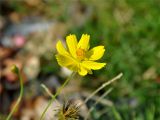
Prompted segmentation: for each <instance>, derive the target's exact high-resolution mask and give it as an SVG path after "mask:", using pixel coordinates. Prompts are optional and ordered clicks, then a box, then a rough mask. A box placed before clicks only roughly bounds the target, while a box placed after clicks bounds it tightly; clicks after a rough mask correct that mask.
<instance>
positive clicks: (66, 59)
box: [56, 54, 79, 72]
mask: <svg viewBox="0 0 160 120" xmlns="http://www.w3.org/2000/svg"><path fill="white" fill-rule="evenodd" d="M56 59H57V61H58V64H59V65H60V66H63V67H67V68H68V69H70V70H72V71H75V72H77V71H78V64H79V63H78V62H77V61H76V60H74V58H72V57H71V56H64V55H60V54H57V55H56Z"/></svg>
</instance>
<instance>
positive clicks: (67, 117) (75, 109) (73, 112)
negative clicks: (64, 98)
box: [58, 100, 80, 120]
mask: <svg viewBox="0 0 160 120" xmlns="http://www.w3.org/2000/svg"><path fill="white" fill-rule="evenodd" d="M79 108H80V105H78V104H77V103H76V102H75V101H74V100H69V101H68V102H65V103H64V104H63V106H62V107H61V108H60V109H59V112H58V120H78V119H79Z"/></svg>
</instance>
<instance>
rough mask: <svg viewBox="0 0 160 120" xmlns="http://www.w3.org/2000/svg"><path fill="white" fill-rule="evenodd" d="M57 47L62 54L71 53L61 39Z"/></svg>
mask: <svg viewBox="0 0 160 120" xmlns="http://www.w3.org/2000/svg"><path fill="white" fill-rule="evenodd" d="M56 48H57V51H58V53H59V54H61V55H69V53H68V52H67V51H66V49H65V48H64V46H63V45H62V42H61V41H58V42H57V44H56Z"/></svg>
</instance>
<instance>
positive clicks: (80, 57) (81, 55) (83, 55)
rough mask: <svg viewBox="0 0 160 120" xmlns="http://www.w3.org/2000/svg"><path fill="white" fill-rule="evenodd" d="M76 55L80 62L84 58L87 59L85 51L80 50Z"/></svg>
mask: <svg viewBox="0 0 160 120" xmlns="http://www.w3.org/2000/svg"><path fill="white" fill-rule="evenodd" d="M76 54H77V58H78V59H80V60H82V59H84V57H85V51H84V49H81V48H78V49H77V51H76Z"/></svg>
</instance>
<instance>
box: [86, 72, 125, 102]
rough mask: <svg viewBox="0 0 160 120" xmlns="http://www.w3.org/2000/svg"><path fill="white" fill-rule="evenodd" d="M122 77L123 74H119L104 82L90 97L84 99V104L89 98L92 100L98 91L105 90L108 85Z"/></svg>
mask: <svg viewBox="0 0 160 120" xmlns="http://www.w3.org/2000/svg"><path fill="white" fill-rule="evenodd" d="M122 75H123V74H122V73H120V74H118V75H117V76H116V77H114V78H112V79H111V80H109V81H107V82H105V83H104V84H102V85H101V86H100V87H99V88H97V89H96V90H95V91H94V92H93V93H92V94H91V95H90V96H88V97H87V98H86V99H85V101H84V103H87V102H88V100H89V99H90V98H92V97H93V96H94V95H95V94H97V93H98V92H99V91H100V90H102V89H103V88H105V87H106V86H107V85H109V84H111V83H112V82H114V81H116V80H118V79H120V78H121V77H122Z"/></svg>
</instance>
